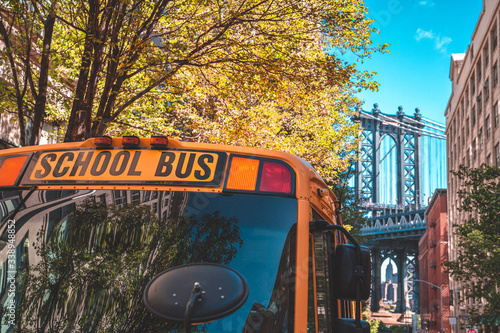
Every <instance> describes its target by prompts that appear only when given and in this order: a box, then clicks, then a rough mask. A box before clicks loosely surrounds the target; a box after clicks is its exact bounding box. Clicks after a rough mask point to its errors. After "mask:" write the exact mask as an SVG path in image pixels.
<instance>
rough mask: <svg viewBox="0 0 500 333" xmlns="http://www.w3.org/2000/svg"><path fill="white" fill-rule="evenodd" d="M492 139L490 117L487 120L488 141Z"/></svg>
mask: <svg viewBox="0 0 500 333" xmlns="http://www.w3.org/2000/svg"><path fill="white" fill-rule="evenodd" d="M490 137H491V123H490V116H488V117H487V118H486V139H489V138H490Z"/></svg>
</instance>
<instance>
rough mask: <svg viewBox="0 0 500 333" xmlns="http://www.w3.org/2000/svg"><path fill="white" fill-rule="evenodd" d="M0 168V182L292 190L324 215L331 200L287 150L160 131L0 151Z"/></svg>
mask: <svg viewBox="0 0 500 333" xmlns="http://www.w3.org/2000/svg"><path fill="white" fill-rule="evenodd" d="M0 175H1V177H0V187H26V188H28V187H32V186H36V187H37V188H39V189H68V188H72V189H80V188H89V186H95V185H98V186H99V187H100V188H103V189H104V188H113V189H131V190H134V189H145V188H156V189H158V190H174V189H179V188H181V189H182V190H186V191H202V192H203V191H204V192H224V191H229V192H258V193H261V194H262V193H266V194H271V195H284V196H294V197H296V198H298V199H307V200H310V201H311V202H315V206H318V207H323V206H325V205H326V206H327V207H328V208H327V209H326V211H328V212H329V215H333V211H334V210H335V208H334V204H335V202H336V198H335V196H334V194H333V192H331V190H330V189H329V188H328V186H327V185H326V184H325V183H324V181H323V180H322V179H321V177H320V176H319V175H318V173H317V172H316V171H315V170H314V168H313V167H312V166H311V165H310V164H309V163H307V162H305V161H303V160H302V159H300V158H298V157H296V156H294V155H291V154H288V153H285V152H279V151H271V150H267V149H260V148H249V147H240V146H229V145H216V144H205V143H193V142H182V141H178V140H175V139H170V138H168V139H167V138H164V137H152V138H137V137H123V138H122V137H115V138H110V137H99V138H92V139H88V140H86V141H83V142H71V143H59V144H50V145H40V146H27V147H21V148H12V149H6V150H1V151H0ZM287 177H290V178H289V179H288V178H287ZM259 182H260V185H259ZM323 210H324V211H325V209H323ZM332 218H334V217H333V216H332Z"/></svg>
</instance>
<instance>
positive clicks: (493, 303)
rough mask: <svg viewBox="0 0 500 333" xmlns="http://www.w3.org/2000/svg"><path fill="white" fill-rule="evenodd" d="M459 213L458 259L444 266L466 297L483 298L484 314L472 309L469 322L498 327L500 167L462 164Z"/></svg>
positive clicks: (457, 173)
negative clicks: (461, 286) (475, 166)
mask: <svg viewBox="0 0 500 333" xmlns="http://www.w3.org/2000/svg"><path fill="white" fill-rule="evenodd" d="M454 175H455V176H457V177H458V178H459V179H460V180H461V182H462V183H461V189H460V190H459V191H458V194H459V197H460V199H461V205H460V208H459V210H460V211H461V212H463V215H464V216H465V218H464V219H463V220H461V221H460V223H459V224H457V225H455V226H454V228H455V229H454V233H455V234H456V235H457V238H458V247H457V259H456V261H448V262H446V263H445V266H446V267H447V270H448V271H449V273H450V274H451V276H452V277H453V278H454V279H456V280H457V281H460V282H461V283H462V285H463V286H464V288H463V291H464V292H465V297H467V298H469V297H472V298H474V299H476V300H480V299H482V298H484V299H485V300H486V303H483V302H481V304H484V311H480V309H477V308H476V309H472V313H471V314H472V315H473V318H472V320H473V321H474V322H475V323H484V324H486V325H487V326H489V325H491V326H498V325H499V324H500V323H499V322H498V318H500V216H499V215H498V211H499V210H500V178H499V177H500V168H498V167H496V166H487V165H482V166H481V167H480V168H473V169H468V168H466V167H465V166H463V165H461V166H460V168H459V170H458V171H456V172H454Z"/></svg>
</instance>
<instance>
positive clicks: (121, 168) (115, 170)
mask: <svg viewBox="0 0 500 333" xmlns="http://www.w3.org/2000/svg"><path fill="white" fill-rule="evenodd" d="M122 156H123V159H121V157H122ZM129 159H130V152H128V151H126V150H124V151H121V152H119V153H118V154H116V155H115V157H114V158H113V162H112V163H111V169H110V170H109V173H110V174H111V175H112V176H119V175H121V174H122V173H123V172H124V171H125V169H126V168H127V165H128V160H129ZM120 160H121V164H120V166H119V167H118V164H119V163H120Z"/></svg>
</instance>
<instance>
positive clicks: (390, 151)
mask: <svg viewBox="0 0 500 333" xmlns="http://www.w3.org/2000/svg"><path fill="white" fill-rule="evenodd" d="M354 120H355V121H357V122H359V123H360V127H361V128H362V142H361V147H360V156H359V159H358V161H357V163H356V176H355V179H354V186H355V190H356V191H357V193H358V195H359V196H360V198H361V202H362V208H363V209H365V210H366V211H367V212H368V217H369V218H368V223H367V225H366V226H364V227H363V228H362V231H361V233H362V235H363V236H365V238H366V239H367V241H366V242H365V244H364V245H365V246H368V247H369V248H370V249H371V252H372V263H373V271H372V279H373V281H372V282H373V283H372V295H371V310H372V312H378V311H379V310H380V307H381V304H382V299H383V295H382V290H381V289H382V282H386V281H387V280H390V279H392V280H393V282H395V283H396V286H397V287H395V288H394V293H395V295H394V296H395V297H394V299H395V300H396V304H395V312H396V313H406V311H407V310H410V311H412V312H418V310H419V302H418V283H417V282H412V281H413V280H416V279H418V241H419V239H420V237H421V236H422V235H423V234H424V233H425V229H426V220H425V214H424V213H425V208H426V206H427V201H428V200H429V199H430V198H431V197H432V195H433V193H434V191H435V190H436V189H439V188H446V136H445V134H444V131H445V126H443V125H442V124H439V123H436V122H433V121H431V120H429V119H425V118H423V117H422V115H421V114H420V111H419V109H416V110H415V113H414V114H413V115H411V116H410V115H406V114H405V112H404V111H403V108H402V107H401V106H400V107H399V108H398V110H397V112H396V114H394V115H389V114H386V113H382V112H381V111H380V110H379V108H378V105H377V104H375V105H374V108H373V109H372V110H371V111H362V110H359V112H358V116H357V117H355V119H354ZM392 263H394V264H395V267H396V269H395V271H396V274H394V275H393V276H392V277H388V276H385V274H384V273H385V270H384V266H385V267H387V265H392ZM388 271H391V273H392V267H390V270H388Z"/></svg>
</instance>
